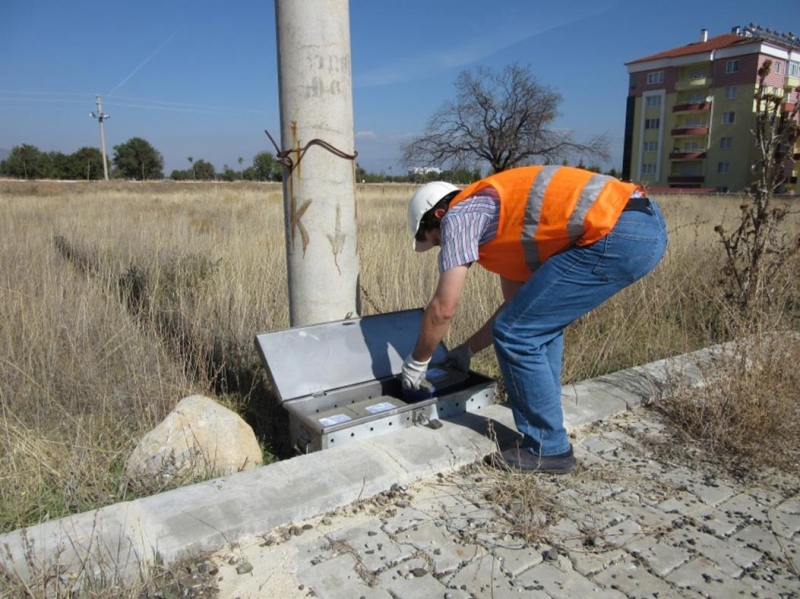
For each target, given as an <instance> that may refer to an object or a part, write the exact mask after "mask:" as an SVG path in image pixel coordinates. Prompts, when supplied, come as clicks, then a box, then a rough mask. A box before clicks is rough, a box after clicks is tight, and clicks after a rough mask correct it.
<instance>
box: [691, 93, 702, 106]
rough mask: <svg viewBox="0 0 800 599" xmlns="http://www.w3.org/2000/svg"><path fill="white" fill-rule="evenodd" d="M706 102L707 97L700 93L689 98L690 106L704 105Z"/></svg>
mask: <svg viewBox="0 0 800 599" xmlns="http://www.w3.org/2000/svg"><path fill="white" fill-rule="evenodd" d="M705 101H706V95H705V94H701V93H699V92H695V93H693V94H692V95H691V96H689V104H702V103H703V102H705Z"/></svg>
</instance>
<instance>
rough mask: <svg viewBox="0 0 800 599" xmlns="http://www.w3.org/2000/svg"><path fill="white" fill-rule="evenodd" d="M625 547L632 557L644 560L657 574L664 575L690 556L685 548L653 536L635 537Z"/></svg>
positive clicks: (683, 562)
mask: <svg viewBox="0 0 800 599" xmlns="http://www.w3.org/2000/svg"><path fill="white" fill-rule="evenodd" d="M625 549H626V550H628V551H629V552H630V553H631V554H632V555H633V556H634V557H637V558H639V559H640V560H642V561H644V562H645V563H646V564H647V566H648V567H649V568H650V569H651V570H652V571H653V572H655V573H656V574H657V575H658V576H666V575H667V574H669V573H670V572H672V571H673V570H674V569H675V568H677V567H678V566H680V565H681V564H685V563H686V562H687V561H689V559H691V557H692V556H691V555H689V554H688V553H687V552H686V550H684V549H681V548H678V547H675V546H674V545H671V544H669V543H665V542H663V541H660V540H658V539H656V538H654V537H644V538H641V539H636V540H635V541H632V542H630V543H628V545H627V546H626V547H625Z"/></svg>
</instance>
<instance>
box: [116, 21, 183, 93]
mask: <svg viewBox="0 0 800 599" xmlns="http://www.w3.org/2000/svg"><path fill="white" fill-rule="evenodd" d="M179 29H180V28H178V29H176V30H175V31H173V32H172V35H170V36H169V37H168V38H167V39H166V41H165V42H164V43H163V44H161V45H160V46H159V47H158V48H156V51H155V52H153V53H152V54H151V55H150V56H148V57H147V58H145V59H144V61H143V62H142V64H140V65H139V66H138V67H136V68H135V69H133V71H131V74H130V75H128V76H127V77H125V79H123V80H122V81H121V82H120V83H118V84H117V86H116V87H115V88H114V89H112V90H111V91H110V92H108V94H107V96H110V95H111V94H113V93H114V92H115V91H117V90H118V89H119V88H120V87H122V86H123V85H125V83H127V81H128V79H130V78H131V77H133V76H134V75H135V74H136V71H138V70H139V69H141V68H142V67H143V66H144V65H146V64H147V63H148V62H150V61H151V60H152V59H153V57H154V56H155V55H156V54H158V53H159V52H161V49H162V48H163V47H164V46H166V45H167V44H168V43H169V42H170V41H171V40H172V38H173V37H175V34H176V33H178V30H179Z"/></svg>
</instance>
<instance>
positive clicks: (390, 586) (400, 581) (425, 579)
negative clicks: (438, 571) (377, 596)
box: [378, 559, 447, 599]
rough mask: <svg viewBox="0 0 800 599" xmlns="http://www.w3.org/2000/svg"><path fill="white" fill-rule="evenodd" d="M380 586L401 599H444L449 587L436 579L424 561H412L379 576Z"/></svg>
mask: <svg viewBox="0 0 800 599" xmlns="http://www.w3.org/2000/svg"><path fill="white" fill-rule="evenodd" d="M378 586H379V587H380V588H381V589H385V590H387V591H389V593H391V595H392V597H395V598H399V599H429V598H430V599H434V598H435V597H444V595H445V593H446V592H447V587H446V586H445V585H444V584H442V583H441V582H439V580H437V579H436V578H434V576H433V573H432V572H431V571H430V566H429V565H428V563H427V562H426V561H425V560H423V559H410V560H408V561H405V562H403V563H402V564H398V565H397V566H394V567H392V568H389V569H388V570H386V571H385V572H382V573H381V574H380V575H379V576H378Z"/></svg>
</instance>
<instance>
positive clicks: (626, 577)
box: [592, 556, 679, 599]
mask: <svg viewBox="0 0 800 599" xmlns="http://www.w3.org/2000/svg"><path fill="white" fill-rule="evenodd" d="M592 580H594V581H595V582H597V583H599V584H601V585H602V586H604V587H606V588H609V589H614V590H617V591H620V592H622V593H624V594H625V595H627V596H628V597H658V598H659V599H661V598H663V597H676V596H679V591H678V590H677V589H676V588H675V587H674V586H673V585H671V584H670V583H668V582H666V581H665V580H663V579H661V578H659V577H658V576H654V575H653V574H651V573H650V572H648V571H647V570H646V568H645V567H644V566H642V564H639V563H637V562H636V560H634V559H633V558H631V557H630V556H629V557H627V558H626V559H623V560H621V561H618V562H616V563H615V564H613V565H611V566H609V567H608V568H607V569H605V570H603V571H602V572H599V573H598V574H596V575H595V576H593V577H592Z"/></svg>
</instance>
